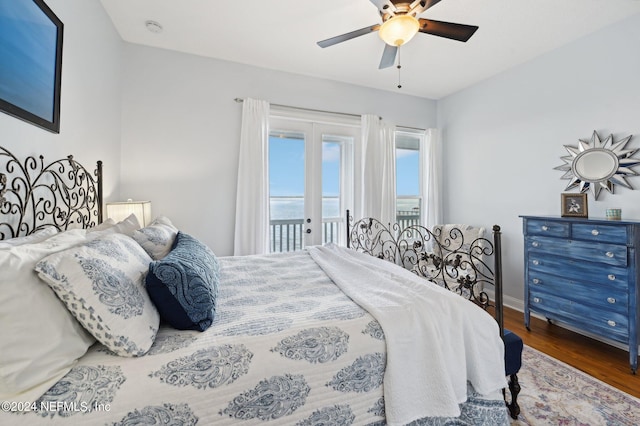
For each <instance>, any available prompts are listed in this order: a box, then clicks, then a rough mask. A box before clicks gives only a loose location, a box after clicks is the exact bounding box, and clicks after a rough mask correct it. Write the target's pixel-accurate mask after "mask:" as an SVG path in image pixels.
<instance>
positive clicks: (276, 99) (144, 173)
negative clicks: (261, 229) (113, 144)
mask: <svg viewBox="0 0 640 426" xmlns="http://www.w3.org/2000/svg"><path fill="white" fill-rule="evenodd" d="M123 61H124V77H123V118H122V120H123V121H122V122H123V130H122V163H121V166H122V174H121V178H122V181H121V183H122V186H121V192H120V198H122V199H126V198H133V199H148V200H150V201H152V213H153V215H154V216H157V215H161V214H164V215H167V216H168V217H169V218H170V219H171V220H172V221H173V222H174V223H175V224H176V225H177V226H178V228H180V229H181V230H183V231H184V232H187V233H190V234H192V235H194V236H195V237H196V238H198V239H201V240H202V241H203V242H204V243H206V244H207V245H209V247H211V248H212V250H213V251H214V252H215V253H216V254H218V255H231V254H232V253H233V232H234V226H235V197H236V182H237V165H238V152H239V141H240V120H241V113H242V105H241V104H239V103H236V102H234V98H236V97H240V98H245V97H252V98H256V99H264V100H267V101H269V102H271V103H274V104H282V105H291V106H297V107H305V108H314V109H321V110H329V111H336V112H344V113H355V114H364V113H374V114H378V115H381V116H382V117H384V118H385V119H387V120H389V121H392V122H395V123H396V124H398V125H404V126H414V127H421V128H426V127H432V126H434V125H435V122H436V103H435V101H431V100H427V99H422V98H417V97H413V96H408V95H403V94H402V95H401V94H394V93H391V92H386V91H378V90H372V89H368V88H363V87H357V86H352V85H347V84H342V83H336V82H332V81H328V80H320V79H315V78H310V77H303V76H300V75H294V74H288V73H283V72H278V71H271V70H266V69H260V68H256V67H251V66H246V65H241V64H237V63H231V62H225V61H220V60H214V59H209V58H204V57H199V56H195V55H188V54H182V53H177V52H173V51H168V50H162V49H156V48H149V47H143V46H139V45H133V44H125V47H124V57H123ZM390 84H393V82H390ZM107 169H108V167H107Z"/></svg>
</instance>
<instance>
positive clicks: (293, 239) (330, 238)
mask: <svg viewBox="0 0 640 426" xmlns="http://www.w3.org/2000/svg"><path fill="white" fill-rule="evenodd" d="M342 223H343V220H342V219H341V218H339V217H331V218H324V219H322V243H323V244H326V243H335V242H337V241H338V232H339V227H340V225H341V224H342ZM270 225H271V226H270V235H271V252H272V253H280V252H286V251H295V250H301V249H302V247H303V242H304V235H305V234H304V219H278V220H272V221H271V222H270Z"/></svg>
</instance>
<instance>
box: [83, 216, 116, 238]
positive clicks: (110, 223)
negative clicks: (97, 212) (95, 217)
mask: <svg viewBox="0 0 640 426" xmlns="http://www.w3.org/2000/svg"><path fill="white" fill-rule="evenodd" d="M115 224H116V221H115V220H113V219H111V218H109V219H107V220H105V221H104V222H102V223H101V224H99V225H96V226H94V227H92V228H87V233H88V234H90V233H91V232H96V231H104V230H105V229H109V228H111V227H112V226H113V225H115Z"/></svg>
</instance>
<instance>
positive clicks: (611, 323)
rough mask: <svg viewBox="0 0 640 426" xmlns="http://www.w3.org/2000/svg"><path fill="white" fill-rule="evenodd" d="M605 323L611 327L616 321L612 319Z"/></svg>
mask: <svg viewBox="0 0 640 426" xmlns="http://www.w3.org/2000/svg"><path fill="white" fill-rule="evenodd" d="M607 324H609V325H610V326H611V327H615V326H616V322H615V321H612V320H609V321H607Z"/></svg>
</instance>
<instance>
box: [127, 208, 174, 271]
mask: <svg viewBox="0 0 640 426" xmlns="http://www.w3.org/2000/svg"><path fill="white" fill-rule="evenodd" d="M177 233H178V229H177V228H176V227H175V226H173V224H172V223H171V221H170V220H169V218H167V217H165V216H159V217H157V218H156V219H154V221H153V222H151V223H150V224H149V226H146V227H144V228H142V229H140V230H138V231H136V232H134V233H133V239H134V240H136V241H137V242H138V244H140V245H141V246H142V248H143V249H145V251H146V252H147V253H149V256H151V258H152V259H153V260H160V259H162V258H163V257H165V256H166V255H167V254H168V253H169V251H171V247H172V246H173V242H174V240H175V239H176V234H177Z"/></svg>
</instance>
